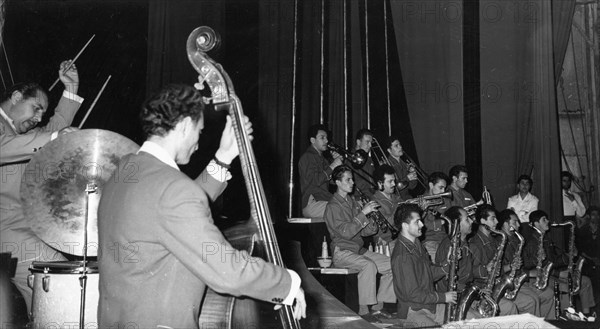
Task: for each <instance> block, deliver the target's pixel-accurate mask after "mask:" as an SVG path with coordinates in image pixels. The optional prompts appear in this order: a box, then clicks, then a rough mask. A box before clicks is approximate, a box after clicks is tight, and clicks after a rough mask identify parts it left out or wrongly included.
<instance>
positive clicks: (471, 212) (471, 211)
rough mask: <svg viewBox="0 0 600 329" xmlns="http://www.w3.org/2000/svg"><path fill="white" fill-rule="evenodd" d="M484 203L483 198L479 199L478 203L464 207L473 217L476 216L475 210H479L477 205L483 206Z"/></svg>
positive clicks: (468, 214)
mask: <svg viewBox="0 0 600 329" xmlns="http://www.w3.org/2000/svg"><path fill="white" fill-rule="evenodd" d="M483 203H484V202H483V200H479V201H478V202H477V203H474V204H472V205H470V206H466V207H463V209H464V210H465V211H466V212H467V216H469V217H472V216H475V211H477V207H479V206H481V205H482V204H483Z"/></svg>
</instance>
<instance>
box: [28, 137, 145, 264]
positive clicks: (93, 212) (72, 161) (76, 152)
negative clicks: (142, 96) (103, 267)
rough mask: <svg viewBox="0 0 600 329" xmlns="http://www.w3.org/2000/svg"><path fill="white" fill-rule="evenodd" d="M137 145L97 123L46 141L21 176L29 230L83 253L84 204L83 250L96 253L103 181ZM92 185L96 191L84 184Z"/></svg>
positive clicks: (55, 244)
mask: <svg viewBox="0 0 600 329" xmlns="http://www.w3.org/2000/svg"><path fill="white" fill-rule="evenodd" d="M138 149H139V146H138V145H137V144H136V143H134V142H133V141H131V140H130V139H128V138H127V137H124V136H121V135H119V134H117V133H114V132H111V131H108V130H101V129H84V130H79V131H76V132H72V133H69V134H64V135H61V136H59V137H58V138H56V139H55V140H53V141H51V142H49V143H48V144H46V145H45V146H44V147H43V148H42V149H41V150H39V151H38V152H37V153H35V155H34V156H33V157H32V158H31V161H29V163H28V164H27V167H26V169H25V172H24V173H23V178H22V181H21V202H22V203H23V210H24V213H25V217H26V218H27V220H28V223H29V226H30V227H31V229H32V231H33V232H34V233H35V234H36V235H37V236H38V237H39V238H40V239H42V240H43V241H44V242H46V243H47V244H48V245H50V246H51V247H53V248H55V249H57V250H60V251H62V252H65V253H68V254H71V255H78V256H83V246H84V239H85V229H84V228H85V218H86V209H87V210H88V216H87V217H88V225H87V228H88V229H87V241H88V244H87V246H88V250H87V256H97V253H98V215H97V213H98V203H99V201H100V196H101V195H102V187H103V186H104V184H105V182H106V181H108V180H109V179H110V177H111V175H112V174H113V172H114V171H115V170H116V169H117V168H118V163H119V160H120V159H121V157H123V156H124V155H126V154H129V153H134V152H136V151H137V150H138ZM127 174H128V173H123V175H127ZM129 174H131V173H129ZM90 184H92V185H90ZM94 186H95V187H96V191H95V192H93V193H88V191H87V190H86V188H88V187H94ZM86 205H89V206H88V207H86Z"/></svg>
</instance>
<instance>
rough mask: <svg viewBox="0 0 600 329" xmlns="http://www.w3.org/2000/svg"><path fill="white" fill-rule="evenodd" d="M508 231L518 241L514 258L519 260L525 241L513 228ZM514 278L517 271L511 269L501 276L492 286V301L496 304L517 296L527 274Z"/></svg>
mask: <svg viewBox="0 0 600 329" xmlns="http://www.w3.org/2000/svg"><path fill="white" fill-rule="evenodd" d="M510 231H511V232H513V233H514V234H515V235H516V236H517V238H518V239H519V247H518V248H517V252H516V253H515V257H516V258H521V252H522V250H523V246H524V245H525V239H523V236H521V235H520V234H519V232H517V230H515V228H514V227H511V228H510ZM516 276H517V269H516V268H511V270H510V272H509V273H508V274H505V275H503V276H502V278H501V279H500V281H499V282H497V283H496V285H495V286H494V292H493V293H492V296H493V297H494V300H495V301H496V302H500V299H502V297H506V298H507V299H515V297H516V296H517V292H518V291H519V289H520V288H521V285H522V284H523V280H525V278H526V277H527V273H522V274H521V275H520V276H519V277H518V278H517V277H516ZM517 281H519V282H517ZM509 292H510V295H509ZM509 297H510V298H509Z"/></svg>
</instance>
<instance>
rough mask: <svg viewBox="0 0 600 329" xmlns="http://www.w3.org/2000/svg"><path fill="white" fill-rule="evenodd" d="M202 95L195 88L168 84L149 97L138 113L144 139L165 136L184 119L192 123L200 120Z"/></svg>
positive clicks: (202, 106) (202, 108)
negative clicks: (186, 118) (187, 118)
mask: <svg viewBox="0 0 600 329" xmlns="http://www.w3.org/2000/svg"><path fill="white" fill-rule="evenodd" d="M204 107H205V106H204V103H203V102H202V95H201V94H200V92H199V91H198V90H196V88H194V87H192V86H188V85H183V84H170V85H167V86H165V87H163V88H162V89H161V90H160V91H159V92H157V93H155V94H154V95H152V96H150V98H149V99H148V100H147V101H146V102H145V103H144V106H143V107H142V111H141V112H140V122H141V125H142V130H143V131H144V134H145V135H146V137H149V136H165V135H166V134H167V133H168V132H169V131H171V130H172V129H173V128H175V126H176V125H177V123H178V122H179V121H181V120H183V119H184V118H185V117H191V118H192V120H193V121H194V122H198V120H200V119H201V118H202V112H203V111H204Z"/></svg>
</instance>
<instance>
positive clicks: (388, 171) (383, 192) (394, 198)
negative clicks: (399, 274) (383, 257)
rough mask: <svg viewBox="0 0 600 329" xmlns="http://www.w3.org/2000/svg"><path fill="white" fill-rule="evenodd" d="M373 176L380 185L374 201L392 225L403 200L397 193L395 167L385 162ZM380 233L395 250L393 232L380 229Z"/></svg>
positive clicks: (391, 249) (391, 248)
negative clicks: (399, 204)
mask: <svg viewBox="0 0 600 329" xmlns="http://www.w3.org/2000/svg"><path fill="white" fill-rule="evenodd" d="M373 177H374V178H375V181H377V186H379V190H378V191H377V192H375V194H374V195H373V201H376V202H377V203H378V204H379V208H378V209H377V210H378V211H379V212H380V213H381V214H382V215H383V216H384V217H385V218H386V219H387V221H388V222H389V223H390V225H394V213H396V209H398V203H399V202H401V201H402V198H401V197H400V195H398V193H395V192H396V176H395V175H394V168H392V167H390V166H389V165H386V164H383V165H381V166H379V167H378V168H377V169H375V173H374V175H373ZM378 235H379V237H380V238H381V239H383V240H384V241H385V242H386V244H388V245H389V246H390V252H391V251H393V249H394V240H393V239H392V232H390V230H387V231H386V232H381V230H380V232H379V234H378Z"/></svg>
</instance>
